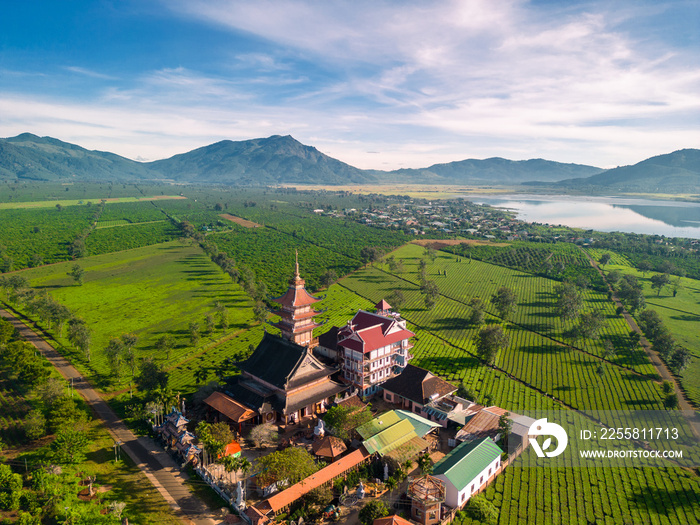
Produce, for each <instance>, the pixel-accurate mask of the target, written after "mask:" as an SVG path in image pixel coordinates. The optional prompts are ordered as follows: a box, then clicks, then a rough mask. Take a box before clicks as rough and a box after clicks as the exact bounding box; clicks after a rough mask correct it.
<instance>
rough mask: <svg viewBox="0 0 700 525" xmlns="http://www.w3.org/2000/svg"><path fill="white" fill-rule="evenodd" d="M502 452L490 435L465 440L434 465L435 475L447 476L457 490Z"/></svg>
mask: <svg viewBox="0 0 700 525" xmlns="http://www.w3.org/2000/svg"><path fill="white" fill-rule="evenodd" d="M502 453H503V451H502V450H501V448H500V447H499V446H498V445H496V443H494V442H493V440H492V439H491V438H490V437H485V438H482V439H479V440H475V441H465V442H464V443H461V444H459V445H458V446H457V447H455V448H454V449H453V450H452V452H450V453H449V454H448V455H447V456H445V457H444V458H442V459H441V460H440V461H438V462H437V463H436V464H435V465H434V466H433V476H445V478H447V480H448V481H449V482H450V483H452V485H454V486H455V487H456V488H457V490H462V489H463V488H464V487H466V486H467V485H469V483H471V482H472V481H473V480H474V478H475V477H476V476H478V475H479V473H480V472H483V470H484V469H485V468H486V467H488V466H489V465H490V464H491V462H493V461H494V460H495V459H496V458H498V457H500V455H501V454H502Z"/></svg>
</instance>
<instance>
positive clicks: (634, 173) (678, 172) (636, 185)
mask: <svg viewBox="0 0 700 525" xmlns="http://www.w3.org/2000/svg"><path fill="white" fill-rule="evenodd" d="M556 186H558V187H562V188H575V189H577V190H581V191H596V190H603V191H615V192H637V193H700V150H698V149H682V150H678V151H674V152H673V153H668V154H666V155H658V156H656V157H651V158H650V159H647V160H644V161H642V162H639V163H637V164H634V165H633V166H622V167H619V168H614V169H611V170H606V171H603V172H602V173H599V174H597V175H593V176H592V177H587V178H585V179H572V180H564V181H561V182H559V183H558V184H556Z"/></svg>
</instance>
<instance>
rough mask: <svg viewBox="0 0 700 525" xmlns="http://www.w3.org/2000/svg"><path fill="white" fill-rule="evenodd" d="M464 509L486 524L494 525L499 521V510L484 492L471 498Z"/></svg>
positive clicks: (472, 516) (469, 514)
mask: <svg viewBox="0 0 700 525" xmlns="http://www.w3.org/2000/svg"><path fill="white" fill-rule="evenodd" d="M464 510H465V511H466V513H467V515H468V516H469V517H470V518H472V519H475V520H477V521H479V522H480V523H483V524H485V525H494V524H495V523H496V522H497V521H498V510H497V509H496V507H495V506H494V504H493V503H491V502H490V501H489V500H487V499H486V498H485V497H484V495H483V494H478V495H476V496H472V497H471V498H469V501H468V502H467V505H466V506H465V507H464Z"/></svg>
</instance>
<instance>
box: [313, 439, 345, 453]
mask: <svg viewBox="0 0 700 525" xmlns="http://www.w3.org/2000/svg"><path fill="white" fill-rule="evenodd" d="M312 449H313V451H314V454H316V455H317V456H321V457H324V458H337V457H338V456H340V455H341V454H342V453H343V452H345V451H346V450H347V449H348V447H346V446H345V443H343V440H342V439H340V438H337V437H335V436H326V437H324V438H323V439H319V440H318V441H314V444H313V445H312Z"/></svg>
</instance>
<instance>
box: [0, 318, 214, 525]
mask: <svg viewBox="0 0 700 525" xmlns="http://www.w3.org/2000/svg"><path fill="white" fill-rule="evenodd" d="M0 316H2V317H4V318H5V319H7V320H8V321H10V322H11V323H12V324H13V325H14V326H15V328H17V330H19V332H20V334H21V335H22V337H23V338H25V339H26V340H27V341H28V342H30V343H31V344H33V345H34V346H35V347H36V348H38V349H39V351H40V352H41V354H42V355H43V356H44V357H46V359H48V360H49V361H50V362H51V364H52V365H53V366H54V367H55V368H56V370H58V371H59V373H60V374H61V375H62V376H63V377H65V378H66V379H67V380H69V381H72V383H73V387H74V389H75V390H76V392H78V393H79V394H80V395H81V396H83V397H84V398H85V400H86V401H87V403H88V404H89V405H90V407H91V408H92V410H93V411H94V412H95V415H96V416H97V417H98V418H100V419H101V420H102V421H104V423H105V426H106V428H107V430H108V431H109V433H110V434H111V435H112V438H113V439H114V441H115V442H120V443H122V445H121V447H122V450H123V451H124V452H126V453H127V454H128V455H129V457H130V458H131V459H132V460H133V461H134V463H135V464H136V465H137V466H138V467H139V468H140V469H141V471H142V472H143V473H144V474H145V475H146V477H147V478H148V480H149V481H150V482H151V483H152V484H153V486H154V487H155V488H156V489H157V490H158V492H160V494H161V495H162V496H163V498H164V499H165V501H167V502H168V504H169V505H170V507H171V508H172V509H173V511H174V512H175V513H176V515H178V516H179V517H180V518H181V519H182V521H183V523H187V524H194V525H214V524H216V523H220V521H221V520H217V519H216V518H214V516H213V513H212V512H211V511H210V510H209V509H208V508H207V507H206V505H205V504H204V503H203V502H202V501H201V500H200V499H199V498H197V497H196V496H195V495H194V494H192V492H191V491H190V490H189V489H188V488H187V486H186V485H185V482H186V481H187V480H188V479H189V478H188V476H187V474H185V473H184V472H181V471H180V468H179V466H178V465H177V464H176V463H175V462H174V461H173V460H172V458H171V457H170V456H169V455H168V454H167V453H166V452H164V451H163V449H162V447H160V446H158V445H157V444H156V443H155V442H154V441H153V440H152V439H150V438H147V437H144V436H139V437H137V436H136V435H134V433H133V432H131V430H129V429H128V428H127V426H126V425H125V424H124V422H123V421H122V420H121V419H119V417H117V415H116V414H115V413H114V411H113V410H112V409H111V408H110V407H109V405H108V404H107V403H106V402H105V401H104V400H103V399H102V398H101V397H100V395H99V394H98V393H97V392H96V391H95V390H94V389H93V388H92V386H91V385H90V383H89V382H88V381H86V380H85V379H83V377H82V375H81V374H80V372H78V371H77V370H76V369H75V368H74V367H73V366H72V365H71V364H70V363H69V362H68V361H67V360H66V359H65V358H64V357H63V356H61V355H60V354H59V353H58V352H57V351H56V350H55V349H54V348H53V347H52V346H51V345H50V344H49V343H48V342H47V341H46V340H45V339H44V338H43V337H41V336H40V335H39V334H38V333H36V332H35V331H34V330H33V329H32V328H30V327H29V326H28V325H27V324H25V323H24V322H23V321H21V320H20V319H18V317H16V316H15V314H13V313H11V312H9V311H8V310H5V309H3V308H0Z"/></svg>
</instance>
